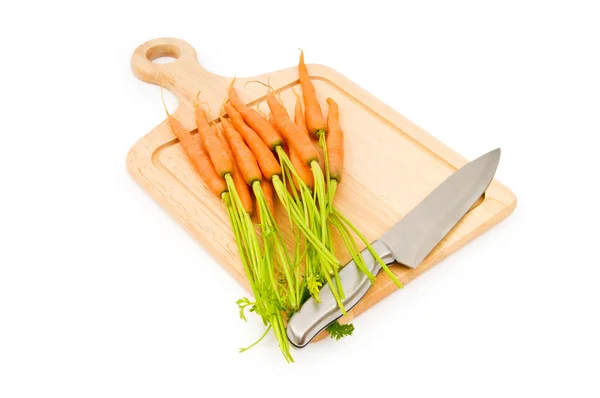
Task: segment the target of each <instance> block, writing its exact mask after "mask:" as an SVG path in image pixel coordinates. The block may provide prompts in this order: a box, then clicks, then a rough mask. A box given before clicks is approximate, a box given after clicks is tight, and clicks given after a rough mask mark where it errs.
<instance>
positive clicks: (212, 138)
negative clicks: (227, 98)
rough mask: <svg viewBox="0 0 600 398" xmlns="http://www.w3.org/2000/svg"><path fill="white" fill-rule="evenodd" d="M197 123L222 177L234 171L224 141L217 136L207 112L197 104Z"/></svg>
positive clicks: (205, 146)
mask: <svg viewBox="0 0 600 398" xmlns="http://www.w3.org/2000/svg"><path fill="white" fill-rule="evenodd" d="M196 125H197V126H198V133H199V135H200V139H201V140H202V143H203V144H204V148H206V152H208V156H210V159H211V160H212V162H213V165H214V166H215V170H216V171H217V173H219V175H220V176H221V177H223V176H225V174H230V173H231V172H232V171H233V160H232V158H231V156H230V155H229V154H228V153H227V151H226V150H225V146H224V145H223V142H222V141H221V140H220V139H219V137H218V136H217V134H216V132H215V130H214V129H213V128H212V127H211V126H210V123H209V122H208V118H207V116H206V112H204V109H202V108H201V107H200V106H198V105H196Z"/></svg>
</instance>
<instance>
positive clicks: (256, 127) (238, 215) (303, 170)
mask: <svg viewBox="0 0 600 398" xmlns="http://www.w3.org/2000/svg"><path fill="white" fill-rule="evenodd" d="M298 72H299V78H300V84H301V87H302V96H303V99H304V101H303V102H304V113H303V111H302V104H301V100H300V96H299V95H296V104H295V113H294V118H293V120H292V119H291V118H290V116H289V115H288V113H287V110H286V109H285V107H284V106H283V105H282V103H281V101H280V100H279V99H278V98H277V97H276V95H275V93H274V91H273V90H272V89H271V87H270V85H266V86H267V87H269V91H268V92H267V94H266V102H267V104H268V107H269V110H270V116H269V118H267V117H265V115H264V114H262V113H261V112H259V111H257V110H255V109H253V108H251V107H249V106H247V105H246V104H245V103H244V102H243V101H242V100H241V99H240V97H239V95H238V94H237V92H236V90H235V88H234V87H233V83H232V85H231V86H230V87H229V92H228V97H229V100H228V102H226V103H225V104H224V105H223V108H222V112H221V113H222V115H221V116H219V118H218V119H216V120H211V118H210V117H209V116H208V115H207V113H206V111H205V110H204V108H203V107H202V106H201V105H200V104H199V103H198V102H196V104H195V110H196V124H197V128H198V136H197V137H195V136H193V135H192V134H191V133H190V132H189V131H187V130H186V129H185V128H183V126H182V125H181V123H179V122H178V121H177V120H176V119H175V118H173V117H172V116H170V115H169V114H168V112H167V115H168V122H169V125H170V126H171V129H172V130H173V132H174V134H175V135H176V136H177V138H178V139H179V141H180V142H181V144H182V146H183V148H184V150H185V151H186V153H187V154H188V156H189V158H190V159H191V161H192V162H193V164H194V165H195V166H196V169H197V171H198V172H199V174H200V176H201V177H202V179H203V180H204V182H205V183H206V184H207V186H208V187H209V189H210V190H211V191H212V192H213V193H214V194H215V195H217V196H219V197H220V198H221V199H222V200H223V203H224V204H225V207H226V209H227V213H228V215H229V218H230V222H231V226H232V229H233V232H234V236H235V240H236V243H237V246H238V250H239V254H240V258H241V262H242V264H243V266H244V270H245V272H246V274H247V276H248V279H249V282H250V287H251V289H252V293H253V295H254V301H250V300H249V299H247V298H243V299H240V300H238V303H237V304H238V306H239V308H240V316H241V317H242V318H243V319H245V311H246V310H247V309H250V310H251V311H253V312H255V313H257V314H258V315H259V316H260V317H261V318H262V320H263V322H264V323H265V325H266V326H267V329H266V331H265V333H264V334H263V336H262V337H261V338H260V339H259V340H258V341H257V342H256V343H258V342H259V341H260V340H262V338H263V337H264V336H266V335H267V333H268V331H269V330H270V329H272V330H273V331H274V334H275V336H276V338H277V340H278V342H279V347H280V349H281V351H282V353H283V355H284V357H285V358H286V360H287V361H288V362H293V359H292V357H291V354H290V347H289V343H288V341H287V338H286V334H285V322H286V318H287V317H289V316H290V315H291V314H293V313H294V312H295V311H297V310H298V309H299V308H300V306H301V305H302V303H303V302H304V301H306V299H308V297H310V296H311V295H312V296H313V297H314V298H315V300H317V301H319V300H320V298H319V289H320V288H321V287H322V286H323V285H324V284H325V283H327V284H328V286H329V288H330V289H331V291H332V293H333V295H334V297H335V299H336V301H337V303H338V306H339V307H340V309H341V311H342V313H344V314H345V313H346V310H345V308H344V305H343V300H344V292H343V289H342V286H341V283H340V279H339V274H338V271H339V268H340V263H339V261H338V260H337V259H336V257H335V255H334V252H333V239H332V236H333V230H334V229H335V230H336V231H337V232H338V233H339V235H340V237H341V239H342V241H343V242H344V245H345V246H346V248H347V249H348V251H349V253H350V254H351V257H352V259H353V260H354V261H355V262H356V264H357V265H358V267H359V268H360V269H361V270H362V271H363V272H365V274H367V276H368V277H369V278H370V279H371V281H373V279H374V275H372V274H370V273H369V271H368V270H367V268H366V264H365V263H364V260H363V258H362V256H361V254H360V249H359V247H358V245H357V243H356V241H355V239H354V237H353V235H352V233H354V234H355V235H356V236H358V237H359V239H360V240H361V241H362V242H363V243H364V245H365V246H366V247H367V248H368V249H369V250H370V251H371V253H372V254H373V255H374V257H375V258H376V259H377V260H378V261H379V263H380V264H381V265H382V266H383V269H384V270H385V272H387V273H388V275H389V276H390V278H391V279H392V280H393V281H394V282H395V283H396V284H397V285H398V286H400V287H401V284H400V282H399V281H398V279H397V278H396V277H395V275H394V274H393V273H392V272H391V271H389V269H388V268H387V266H386V265H385V263H383V261H382V260H381V259H380V258H379V256H378V255H377V254H376V253H375V252H374V251H373V249H372V248H371V246H370V244H369V242H368V241H367V240H366V239H365V237H364V236H363V235H362V234H361V233H360V231H359V230H358V229H357V228H356V227H355V226H354V225H353V224H352V223H351V222H350V221H349V220H348V219H347V218H346V217H345V216H344V215H342V214H341V213H340V212H339V211H338V210H337V209H336V208H335V206H334V204H333V200H334V196H335V193H336V190H337V186H338V184H339V183H340V182H341V179H342V171H343V161H344V149H343V132H342V129H341V126H340V121H339V111H338V106H337V104H336V103H335V101H334V100H333V99H331V98H329V99H327V103H328V105H329V113H328V117H327V122H325V119H324V117H323V114H322V111H321V107H320V104H319V102H318V100H317V96H316V92H315V88H314V86H313V84H312V82H311V80H310V77H309V75H308V71H307V68H306V66H305V64H304V54H303V53H301V55H300V61H299V65H298ZM165 109H166V108H165ZM269 119H270V120H269ZM311 137H312V138H313V139H315V141H313V140H311ZM316 142H318V145H317V144H316ZM317 146H320V147H321V148H322V151H323V154H324V157H323V159H321V162H320V154H319V151H317V148H316V147H317ZM320 163H322V165H321V164H320ZM323 168H324V170H323ZM274 195H277V197H278V199H279V201H280V202H281V204H282V207H283V209H284V210H285V212H286V213H287V216H288V219H289V220H290V224H291V225H292V228H293V230H294V236H295V247H294V248H293V256H290V255H289V253H288V250H287V246H286V244H285V242H284V240H283V238H282V235H281V231H280V230H279V227H278V225H277V222H276V220H275V217H274ZM253 196H254V198H255V199H256V205H255V204H254V200H253ZM255 211H256V213H257V219H258V224H259V230H260V232H257V230H256V229H255V226H254V223H253V221H252V218H251V215H252V213H253V212H255ZM261 243H262V244H261ZM256 343H254V344H252V345H251V346H250V347H252V346H254V345H255V344H256ZM250 347H248V348H250ZM243 350H245V349H243ZM243 350H242V351H243Z"/></svg>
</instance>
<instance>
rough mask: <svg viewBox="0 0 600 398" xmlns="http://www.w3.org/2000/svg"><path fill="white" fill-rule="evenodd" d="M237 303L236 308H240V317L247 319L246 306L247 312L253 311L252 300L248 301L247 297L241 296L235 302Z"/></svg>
mask: <svg viewBox="0 0 600 398" xmlns="http://www.w3.org/2000/svg"><path fill="white" fill-rule="evenodd" d="M235 303H236V304H237V305H238V308H239V309H240V319H242V320H244V321H246V322H247V321H248V319H246V314H245V311H246V308H248V307H250V308H249V309H248V311H249V312H253V311H254V304H255V303H253V302H252V301H250V300H249V299H247V298H246V297H243V298H241V299H239V300H238V301H236V302H235Z"/></svg>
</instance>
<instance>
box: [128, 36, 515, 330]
mask: <svg viewBox="0 0 600 398" xmlns="http://www.w3.org/2000/svg"><path fill="white" fill-rule="evenodd" d="M166 56H168V57H173V58H176V60H175V61H173V62H171V63H168V64H158V63H154V62H152V61H153V60H154V59H156V58H159V57H166ZM131 66H132V68H133V72H134V73H135V75H136V76H137V77H138V78H139V79H141V80H143V81H145V82H148V83H152V84H157V85H163V86H164V87H165V88H166V89H168V90H170V91H171V92H173V93H174V94H175V95H176V96H177V97H178V99H179V107H178V109H177V111H176V112H175V113H174V116H175V117H176V118H177V119H179V120H180V121H181V122H182V123H183V125H184V126H185V127H187V128H188V129H189V130H190V131H193V130H195V118H194V112H193V104H194V99H195V97H196V93H197V92H198V90H200V91H201V96H202V100H206V101H207V102H208V106H209V107H210V109H211V110H212V111H213V116H215V115H214V113H216V112H217V111H218V110H219V109H220V107H221V104H222V103H223V100H224V99H225V97H226V95H227V88H228V86H229V84H230V83H231V81H232V78H230V77H223V76H218V75H215V74H212V73H210V72H207V71H206V70H204V69H203V68H202V67H201V66H200V64H199V63H198V59H197V56H196V52H195V51H194V49H193V48H192V47H191V46H190V45H189V44H188V43H186V42H184V41H181V40H178V39H172V38H164V39H155V40H150V41H148V42H146V43H144V44H142V45H141V46H139V47H138V48H137V49H136V50H135V51H134V53H133V56H132V58H131ZM308 71H309V74H310V75H311V77H312V80H313V83H314V85H315V88H316V91H317V93H318V97H319V101H320V102H321V106H322V107H323V110H324V112H326V110H327V104H326V102H325V100H326V99H327V97H331V98H333V99H334V100H335V101H336V102H337V103H338V104H339V108H340V118H341V123H342V128H343V130H344V133H345V144H344V145H345V153H346V159H345V174H344V180H343V182H342V184H341V185H340V187H339V190H338V193H337V195H336V204H337V206H338V209H339V210H340V211H341V212H342V213H343V214H345V215H346V216H348V217H349V218H350V220H351V221H352V222H353V223H354V224H355V225H356V226H357V227H358V228H359V229H360V230H361V231H362V232H363V233H364V234H365V236H366V237H367V238H368V239H369V240H370V241H373V240H375V239H377V238H378V237H380V236H381V235H382V234H383V233H384V232H385V231H386V230H388V229H389V228H390V227H392V226H393V225H394V224H395V223H397V222H398V221H399V220H400V219H401V218H402V217H403V216H404V215H405V214H406V213H408V212H409V211H410V210H411V209H412V208H413V207H414V206H415V205H417V204H418V203H419V202H420V201H421V200H422V199H423V198H424V197H425V196H426V195H427V194H428V193H429V192H431V191H432V190H433V189H434V188H435V187H436V186H438V185H439V184H440V183H441V182H442V181H444V179H446V178H447V177H448V176H449V175H450V174H452V173H453V172H454V171H456V170H457V169H458V168H460V167H461V166H463V165H464V164H466V163H467V160H466V159H465V158H463V157H462V156H460V155H459V154H458V153H456V152H455V151H454V150H452V149H450V148H448V147H447V146H446V145H444V144H443V143H441V142H440V141H438V140H437V139H436V138H434V137H432V136H431V135H429V134H428V133H427V132H425V131H424V130H423V129H421V128H419V127H418V126H416V125H415V124H413V123H411V122H410V121H409V120H407V119H406V118H405V117H403V116H402V115H400V114H399V113H398V112H396V111H394V110H393V109H391V108H390V107H388V106H387V105H385V104H384V103H382V102H381V101H379V100H378V99H377V98H375V97H373V96H372V95H370V94H369V93H367V92H366V91H365V90H363V89H361V88H360V87H359V86H357V85H356V84H355V83H353V82H351V81H350V80H348V79H347V78H345V77H344V76H342V75H340V74H339V73H337V72H336V71H334V70H333V69H331V68H328V67H326V66H322V65H308ZM268 78H270V83H271V85H272V86H273V87H274V88H275V90H276V91H277V92H280V93H281V98H282V100H283V101H284V103H285V105H286V106H287V108H288V111H290V112H291V113H290V114H293V106H294V103H295V98H294V94H293V92H292V89H295V90H296V91H297V92H301V89H300V87H299V83H298V73H297V69H296V67H295V66H294V67H291V68H288V69H283V70H280V71H277V72H272V73H269V74H265V75H262V76H257V77H252V78H243V79H237V80H236V82H235V87H236V88H237V89H238V92H239V93H240V95H243V94H244V93H245V99H246V100H247V102H248V103H249V104H251V105H252V106H259V107H262V108H263V109H265V110H266V109H267V107H266V104H265V103H264V101H263V100H264V95H265V93H266V89H265V88H264V87H263V86H261V85H259V84H248V85H247V87H244V83H246V82H248V81H250V80H261V81H263V82H266V81H267V79H268ZM490 149H493V148H490ZM127 168H128V170H129V172H130V173H131V175H132V176H133V177H134V178H135V180H136V181H137V182H138V183H140V184H141V185H142V186H143V187H144V188H145V189H146V191H147V192H148V193H149V194H150V195H152V197H154V198H155V199H156V200H157V201H158V202H159V203H160V204H161V205H162V206H163V207H164V208H165V209H166V210H168V211H169V212H170V213H171V214H172V215H173V216H174V217H175V218H176V219H177V220H178V221H179V222H180V223H182V224H183V225H184V226H185V228H186V229H187V230H188V231H189V232H190V233H191V234H192V235H193V236H194V237H195V238H196V239H197V240H198V242H199V243H200V244H201V245H202V246H203V247H204V248H205V249H206V250H208V251H209V252H210V254H211V255H212V256H213V257H214V258H215V259H216V260H217V261H218V262H219V263H221V265H223V266H224V267H225V268H226V269H227V270H228V271H229V272H230V273H231V274H232V275H233V276H234V277H235V279H236V280H237V281H238V282H240V283H241V284H242V285H244V287H245V288H246V289H248V290H249V285H248V280H247V279H246V276H245V274H244V271H243V269H242V265H241V263H240V261H239V259H238V253H237V247H236V244H235V241H234V237H233V234H232V231H231V227H230V224H229V219H228V218H227V214H226V212H225V208H224V206H223V204H222V202H221V200H220V199H219V198H217V197H215V196H214V195H213V194H212V193H211V192H209V190H208V189H207V188H206V187H205V185H204V184H203V182H202V181H201V180H200V178H199V177H198V175H197V174H196V172H195V171H194V169H193V168H192V166H191V164H190V162H189V161H188V159H187V157H186V155H185V153H184V152H183V151H182V149H181V147H180V145H179V143H178V140H177V139H176V138H175V136H174V135H173V134H172V133H171V130H170V129H169V126H168V125H167V122H166V120H165V121H163V122H162V123H161V124H159V125H158V126H156V127H155V128H154V129H153V130H152V131H150V132H149V133H148V134H147V135H146V136H145V137H143V138H142V139H141V140H140V141H138V142H137V143H136V144H135V145H134V146H133V148H131V151H130V152H129V154H128V157H127ZM390 182H393V183H390ZM516 203H517V201H516V198H515V196H514V194H513V193H512V192H511V191H510V190H509V189H508V188H507V187H505V186H504V185H502V184H501V183H500V182H498V181H496V180H494V181H493V182H492V183H491V185H490V186H489V188H488V190H487V191H486V193H485V195H484V197H483V198H482V199H480V201H479V202H478V204H477V205H476V206H475V207H474V208H473V209H471V211H470V212H469V213H468V214H467V215H466V216H465V217H464V218H463V219H462V220H461V222H460V223H459V224H458V225H457V226H456V227H455V228H454V229H453V230H452V231H451V232H450V234H448V235H447V236H446V238H445V239H444V240H443V241H442V242H441V243H440V244H439V245H438V246H437V247H436V248H435V249H434V250H433V252H432V253H431V254H430V255H429V256H428V257H427V258H426V259H425V260H424V262H423V263H422V264H421V265H420V266H419V267H418V268H416V269H410V268H407V267H404V266H400V265H395V266H393V267H391V269H392V270H393V272H394V273H395V274H396V275H397V276H398V278H399V279H400V280H401V281H402V282H403V283H404V284H406V283H408V282H410V281H411V280H413V279H414V278H416V277H417V276H419V275H421V274H422V273H424V272H425V271H427V270H428V269H430V268H431V267H433V266H434V265H435V264H437V263H439V262H440V261H441V260H443V259H444V258H446V257H447V256H449V255H450V254H452V253H454V252H455V251H456V250H458V249H460V248H461V247H463V246H464V245H466V244H467V243H468V242H470V241H471V240H473V239H474V238H476V237H478V236H479V235H481V234H483V233H484V232H485V231H487V230H488V229H490V228H491V227H492V226H494V225H495V224H497V223H499V222H500V221H501V220H503V219H504V218H505V217H507V216H508V215H509V214H510V213H511V212H512V211H513V209H514V208H515V207H516ZM277 213H278V214H277V215H276V217H277V219H278V222H280V223H281V224H282V225H284V227H283V233H284V235H285V236H284V239H286V240H288V241H291V240H292V237H291V234H290V233H289V228H288V223H287V217H286V216H285V215H284V213H283V211H282V209H281V206H279V208H278V209H277ZM335 244H336V245H337V247H338V249H337V250H336V253H340V254H339V256H340V261H341V262H342V264H344V263H345V262H347V261H348V260H349V259H350V256H349V255H348V254H346V253H345V250H343V249H342V245H341V242H339V241H338V242H335ZM361 249H362V247H361ZM341 253H344V254H341ZM396 290H397V288H396V287H395V285H394V284H393V283H392V282H391V280H390V279H389V278H388V277H387V276H386V275H385V274H384V273H383V272H382V273H380V274H379V276H378V277H377V279H376V282H375V285H374V286H373V287H372V288H371V289H370V290H369V292H368V293H367V295H366V296H365V298H364V299H363V300H362V301H361V302H360V303H359V304H358V305H357V306H356V307H354V308H353V309H352V310H351V311H350V312H349V313H348V315H347V316H346V317H344V318H343V319H342V320H341V322H343V323H345V322H349V321H351V320H352V319H353V318H355V317H356V316H357V315H359V314H360V313H362V312H363V311H365V310H367V309H368V308H370V307H371V306H373V305H375V304H376V303H377V302H379V301H380V300H382V299H383V298H384V297H386V296H388V295H390V294H391V293H393V292H394V291H396ZM321 337H322V336H321Z"/></svg>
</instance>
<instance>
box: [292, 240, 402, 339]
mask: <svg viewBox="0 0 600 398" xmlns="http://www.w3.org/2000/svg"><path fill="white" fill-rule="evenodd" d="M371 247H373V249H374V250H375V252H376V253H377V254H379V256H380V257H381V259H382V260H383V262H385V263H386V264H391V263H393V262H394V257H393V255H392V252H391V250H390V249H389V248H388V247H387V246H386V245H385V244H384V243H383V242H381V241H379V240H377V241H375V242H373V243H372V244H371ZM361 255H362V257H363V258H364V259H365V262H366V264H367V269H368V270H369V271H370V272H371V273H372V274H373V275H377V274H378V273H379V271H381V265H379V263H378V262H377V261H376V260H375V258H374V257H373V256H372V255H371V253H370V252H369V250H368V249H365V250H363V251H362V252H361ZM340 279H341V281H342V286H344V294H345V296H346V298H345V299H344V300H343V301H342V302H343V303H344V308H346V311H349V310H350V309H351V308H352V307H354V306H355V305H356V304H357V303H358V302H359V301H360V299H361V298H362V297H363V296H364V295H365V294H366V293H367V290H369V288H370V287H371V282H370V281H369V278H367V276H366V275H365V274H364V273H363V272H362V271H360V270H359V269H358V267H357V266H356V264H355V263H354V261H350V262H349V263H348V264H346V266H344V268H342V270H341V271H340ZM319 295H320V298H321V302H320V303H317V302H316V301H315V299H314V298H312V297H311V298H309V299H308V301H307V302H306V303H304V305H302V308H300V311H298V312H296V313H295V314H294V315H292V317H291V318H290V321H289V322H288V326H287V331H286V333H287V337H288V340H289V341H290V343H292V345H293V346H295V347H296V348H302V347H305V346H306V345H307V344H308V343H310V341H311V340H312V339H313V338H314V337H315V336H316V335H317V334H319V332H320V331H321V330H323V329H325V328H326V327H327V325H329V324H330V323H331V322H333V321H335V320H336V319H338V318H340V317H341V316H342V311H341V310H340V309H339V307H338V306H337V303H336V301H335V298H334V297H333V294H332V293H331V289H330V288H329V285H325V286H323V287H322V288H321V291H320V292H319Z"/></svg>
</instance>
